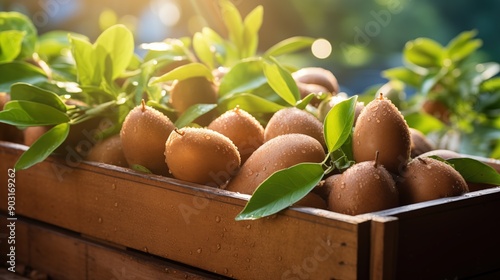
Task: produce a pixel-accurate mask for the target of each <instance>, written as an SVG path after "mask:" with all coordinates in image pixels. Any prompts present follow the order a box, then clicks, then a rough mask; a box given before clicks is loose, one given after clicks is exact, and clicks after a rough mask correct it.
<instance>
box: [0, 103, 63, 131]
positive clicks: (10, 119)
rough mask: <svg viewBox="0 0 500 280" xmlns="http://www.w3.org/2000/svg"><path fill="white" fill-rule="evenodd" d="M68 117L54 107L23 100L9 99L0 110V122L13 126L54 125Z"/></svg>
mask: <svg viewBox="0 0 500 280" xmlns="http://www.w3.org/2000/svg"><path fill="white" fill-rule="evenodd" d="M69 121H70V119H69V117H68V116H67V115H66V114H65V113H63V112H61V111H59V110H57V109H55V108H54V107H51V106H48V105H45V104H41V103H36V102H31V101H23V100H15V101H9V102H7V103H6V104H5V107H4V109H3V111H1V112H0V122H2V123H6V124H10V125H15V126H38V125H55V124H60V123H65V122H69Z"/></svg>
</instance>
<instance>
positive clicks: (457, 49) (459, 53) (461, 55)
mask: <svg viewBox="0 0 500 280" xmlns="http://www.w3.org/2000/svg"><path fill="white" fill-rule="evenodd" d="M476 35H477V31H476V30H471V31H464V32H462V33H460V34H459V35H458V36H457V37H455V38H453V39H452V40H451V41H450V42H449V43H448V45H447V51H448V56H449V57H450V58H451V60H453V61H454V62H459V61H461V60H463V59H465V58H466V57H467V56H469V55H470V54H472V53H473V52H475V51H476V50H477V49H479V48H480V47H481V46H482V45H483V42H482V41H481V40H480V39H472V38H474V37H475V36H476Z"/></svg>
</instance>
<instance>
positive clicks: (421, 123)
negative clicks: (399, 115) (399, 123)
mask: <svg viewBox="0 0 500 280" xmlns="http://www.w3.org/2000/svg"><path fill="white" fill-rule="evenodd" d="M405 120H406V123H408V126H409V127H413V128H415V129H417V130H420V131H421V132H422V133H423V134H428V133H430V132H432V131H440V130H442V129H445V127H446V126H445V125H444V124H443V123H442V122H441V121H440V120H438V119H437V118H435V117H434V116H431V115H429V114H426V113H421V112H418V113H412V114H408V115H406V116H405Z"/></svg>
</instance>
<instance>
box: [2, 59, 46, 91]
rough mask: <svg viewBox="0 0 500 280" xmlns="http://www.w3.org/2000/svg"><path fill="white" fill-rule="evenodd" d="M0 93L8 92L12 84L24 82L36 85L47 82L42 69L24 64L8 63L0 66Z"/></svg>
mask: <svg viewBox="0 0 500 280" xmlns="http://www.w3.org/2000/svg"><path fill="white" fill-rule="evenodd" d="M0 73H2V74H1V75H0V92H10V87H11V86H12V84H15V83H18V82H25V83H28V84H37V83H40V82H44V81H46V80H47V75H46V74H45V72H43V70H42V69H40V68H38V67H35V66H33V65H31V64H29V63H26V62H16V61H13V62H9V63H1V64H0Z"/></svg>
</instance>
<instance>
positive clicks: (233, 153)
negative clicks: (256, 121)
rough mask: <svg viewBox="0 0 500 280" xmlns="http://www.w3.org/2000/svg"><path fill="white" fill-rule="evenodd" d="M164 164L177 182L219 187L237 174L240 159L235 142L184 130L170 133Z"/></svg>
mask: <svg viewBox="0 0 500 280" xmlns="http://www.w3.org/2000/svg"><path fill="white" fill-rule="evenodd" d="M165 162H166V163H167V165H168V166H169V168H170V173H171V174H172V175H173V176H174V177H175V178H177V179H180V180H184V181H188V182H192V183H198V184H206V185H209V186H211V187H220V186H222V185H224V184H225V183H226V182H227V180H229V179H230V178H231V177H232V176H233V175H234V174H236V172H237V171H238V169H239V167H240V164H241V159H240V154H239V153H238V149H237V148H236V146H235V145H234V144H233V142H232V141H231V140H230V139H229V138H227V137H226V136H224V135H222V134H221V133H219V132H216V131H213V130H211V129H208V128H194V127H184V128H181V129H176V130H174V131H173V132H172V133H170V136H169V137H168V140H167V142H166V143H165Z"/></svg>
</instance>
